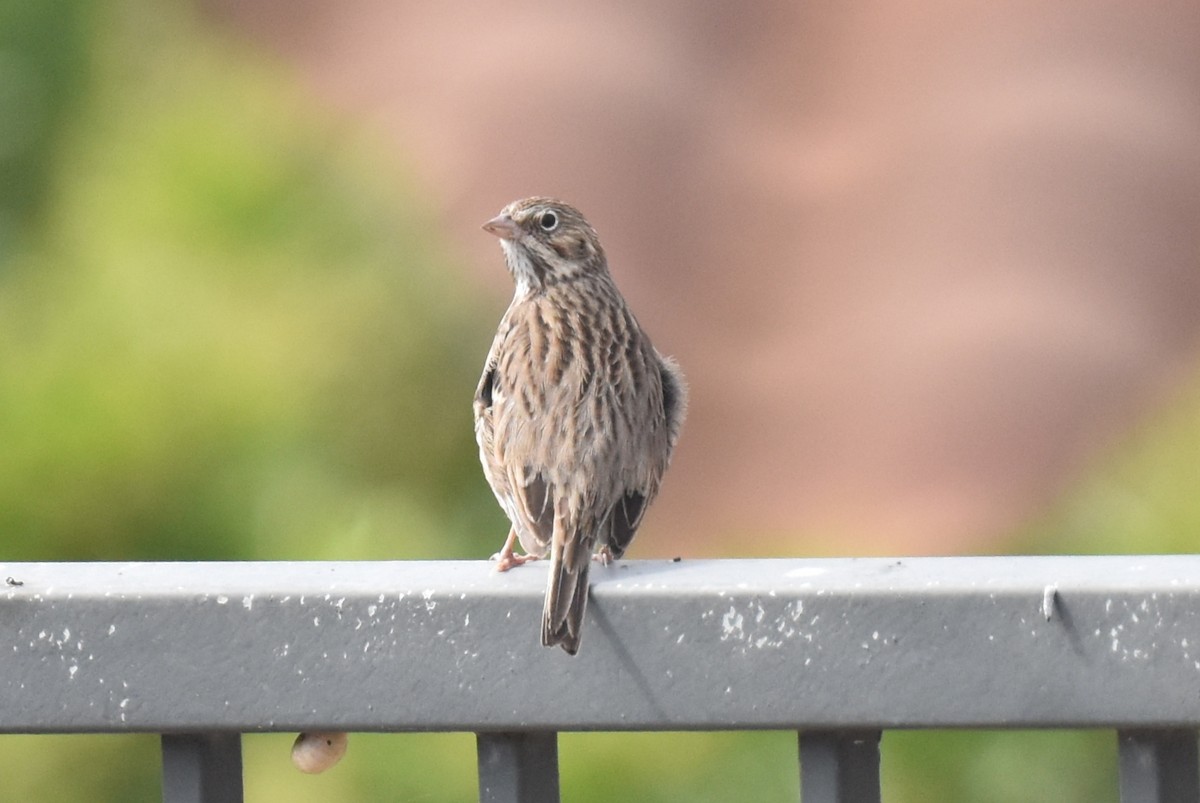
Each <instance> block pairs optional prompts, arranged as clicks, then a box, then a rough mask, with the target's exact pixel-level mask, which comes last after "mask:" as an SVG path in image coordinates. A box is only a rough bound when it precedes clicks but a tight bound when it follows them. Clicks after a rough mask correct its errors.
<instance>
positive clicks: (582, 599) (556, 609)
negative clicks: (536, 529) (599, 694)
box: [542, 533, 592, 655]
mask: <svg viewBox="0 0 1200 803" xmlns="http://www.w3.org/2000/svg"><path fill="white" fill-rule="evenodd" d="M555 535H556V536H558V533H555ZM563 540H564V539H562V538H559V537H555V538H554V541H553V543H552V545H551V548H550V576H549V578H547V584H546V605H545V607H544V608H543V609H542V644H543V645H544V646H546V647H553V646H554V645H556V644H557V645H559V646H561V647H562V648H563V649H564V650H566V651H567V653H568V654H569V655H574V654H575V653H577V652H579V640H580V637H581V636H582V631H583V614H584V612H585V611H586V610H587V598H588V569H589V568H591V565H592V558H591V554H590V553H591V549H589V548H586V547H582V548H581V546H582V545H578V544H572V545H567V546H566V547H565V548H564V547H563V545H562V544H563Z"/></svg>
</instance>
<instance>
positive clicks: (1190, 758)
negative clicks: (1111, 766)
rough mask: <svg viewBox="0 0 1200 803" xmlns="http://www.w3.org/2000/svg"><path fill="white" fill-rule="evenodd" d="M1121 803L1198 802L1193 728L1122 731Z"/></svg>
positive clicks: (1199, 785)
mask: <svg viewBox="0 0 1200 803" xmlns="http://www.w3.org/2000/svg"><path fill="white" fill-rule="evenodd" d="M1117 744H1118V745H1119V749H1120V754H1121V759H1120V760H1121V803H1197V801H1200V762H1198V761H1197V752H1196V732H1195V731H1193V730H1123V731H1118V733H1117Z"/></svg>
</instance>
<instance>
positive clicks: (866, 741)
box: [800, 731, 882, 803]
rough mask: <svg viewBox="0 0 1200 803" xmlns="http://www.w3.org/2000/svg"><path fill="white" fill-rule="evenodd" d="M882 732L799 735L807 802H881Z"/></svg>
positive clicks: (802, 787)
mask: <svg viewBox="0 0 1200 803" xmlns="http://www.w3.org/2000/svg"><path fill="white" fill-rule="evenodd" d="M880 736H882V733H881V732H880V731H811V732H801V733H800V799H801V800H802V801H803V802H804V803H879V796H880V792H879V739H880Z"/></svg>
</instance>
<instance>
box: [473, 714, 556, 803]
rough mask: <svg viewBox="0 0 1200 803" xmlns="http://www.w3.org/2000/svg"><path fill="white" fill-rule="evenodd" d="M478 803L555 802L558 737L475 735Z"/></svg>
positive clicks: (552, 734)
mask: <svg viewBox="0 0 1200 803" xmlns="http://www.w3.org/2000/svg"><path fill="white" fill-rule="evenodd" d="M476 746H477V752H478V756H479V759H478V760H479V800H480V803H518V801H520V803H558V734H557V733H554V732H553V731H550V732H544V731H543V732H536V733H479V734H476Z"/></svg>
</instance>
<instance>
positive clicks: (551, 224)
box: [538, 210, 558, 231]
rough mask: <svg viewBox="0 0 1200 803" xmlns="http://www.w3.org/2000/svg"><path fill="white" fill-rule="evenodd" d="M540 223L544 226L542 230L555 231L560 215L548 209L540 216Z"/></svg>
mask: <svg viewBox="0 0 1200 803" xmlns="http://www.w3.org/2000/svg"><path fill="white" fill-rule="evenodd" d="M538 225H539V226H541V227H542V231H554V230H555V229H557V228H558V215H556V214H554V213H553V212H551V211H549V210H547V211H545V212H543V213H542V216H541V217H540V218H538Z"/></svg>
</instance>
